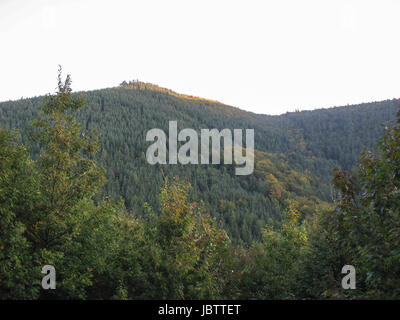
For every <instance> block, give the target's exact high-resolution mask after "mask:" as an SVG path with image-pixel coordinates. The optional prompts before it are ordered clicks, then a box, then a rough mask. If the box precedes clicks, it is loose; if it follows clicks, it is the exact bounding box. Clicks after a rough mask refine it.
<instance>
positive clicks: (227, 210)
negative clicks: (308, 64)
mask: <svg viewBox="0 0 400 320" xmlns="http://www.w3.org/2000/svg"><path fill="white" fill-rule="evenodd" d="M127 86H129V87H127V88H125V87H120V88H114V89H108V90H101V91H97V92H89V93H87V94H86V97H87V100H88V101H90V103H91V104H90V105H89V106H88V109H87V110H86V111H85V109H84V108H83V107H84V105H85V102H84V99H81V98H79V96H77V95H75V96H74V95H72V94H71V79H70V77H69V76H67V78H66V79H65V81H63V79H62V76H61V70H60V73H59V81H58V90H57V92H56V94H55V95H50V96H48V97H46V99H45V103H44V104H43V106H42V107H41V108H40V112H39V113H38V114H36V111H37V110H36V109H35V108H36V105H37V103H38V100H37V99H36V100H35V99H32V100H24V101H19V102H15V103H4V104H2V114H3V120H6V119H9V121H8V123H9V124H11V123H13V124H14V125H16V126H18V125H19V126H23V125H24V124H26V123H27V121H28V119H29V118H31V117H32V116H33V117H34V119H33V121H32V125H31V127H30V128H29V130H28V129H24V130H23V131H22V132H23V136H24V137H25V139H28V138H27V134H28V132H29V141H31V143H30V145H31V148H32V152H31V153H32V154H33V155H31V154H29V152H28V150H27V146H26V145H24V143H22V142H21V139H20V137H19V135H18V133H16V132H14V131H10V130H7V129H3V128H1V129H0V299H237V298H239V299H371V298H372V299H377V298H379V299H394V298H395V299H398V298H399V297H400V291H399V286H400V283H399V277H398V275H399V272H400V270H399V266H400V264H399V259H400V251H399V244H400V206H399V203H400V193H399V188H400V170H399V168H400V110H399V111H398V112H397V115H396V117H397V121H396V122H393V126H390V127H388V128H385V129H384V130H383V134H382V136H381V137H380V138H379V142H378V143H377V144H376V148H375V149H376V150H375V152H374V153H373V152H363V153H362V154H361V156H360V160H359V161H358V162H357V166H356V167H355V169H354V170H352V171H345V170H341V169H339V168H337V167H334V168H333V170H332V172H333V180H332V182H333V186H332V203H328V202H327V201H324V199H325V197H327V195H326V190H329V185H328V184H327V183H326V182H325V181H328V180H329V175H327V176H323V175H322V176H321V173H323V171H321V168H323V166H328V165H329V163H330V162H331V161H332V160H331V159H325V158H322V157H320V158H318V157H316V156H315V155H313V152H312V148H309V147H307V143H308V141H307V140H306V139H305V134H304V133H303V132H302V131H301V130H300V129H299V128H296V129H293V127H294V125H293V123H290V122H289V121H288V119H282V118H280V117H266V116H257V115H254V114H250V113H246V112H242V111H240V110H237V109H232V108H229V107H227V106H223V105H220V104H217V103H214V102H208V101H205V100H202V99H198V98H191V97H185V96H184V97H182V96H179V95H177V94H175V93H171V92H165V90H159V89H157V88H156V90H154V87H147V89H145V88H146V86H145V85H143V84H130V85H129V84H127ZM131 86H132V88H131ZM137 86H139V88H136V87H137ZM142 87H143V88H142ZM140 88H142V89H140ZM150 89H152V90H150ZM150 97H151V98H150ZM139 101H144V102H146V101H147V102H148V104H145V103H139ZM160 101H163V102H162V103H161V102H160ZM151 102H153V104H151ZM370 106H372V105H370ZM376 108H377V111H379V109H380V108H382V106H380V105H378V106H376ZM385 108H391V105H390V103H388V106H385ZM177 110H180V111H177ZM12 111H14V113H12ZM17 111H19V112H18V113H17ZM347 111H348V110H346V108H345V109H339V112H341V113H342V115H344V114H346V112H347ZM228 112H230V113H231V115H230V116H227V114H228ZM316 112H317V113H318V112H320V111H316ZM323 112H325V111H323ZM361 112H362V111H361ZM196 113H199V115H200V114H204V115H205V117H204V118H205V119H206V120H204V121H205V122H202V123H200V124H199V122H200V118H199V120H198V121H195V117H194V114H196ZM189 114H191V115H192V116H189ZM77 115H79V116H80V120H79V121H78V120H77V118H76V116H77ZM171 115H172V116H174V117H176V119H178V121H182V122H184V124H192V125H193V127H195V128H201V127H202V126H203V125H204V126H205V125H206V124H207V125H210V126H213V125H214V126H217V125H221V126H223V125H224V126H228V125H232V126H236V125H238V124H239V123H240V122H241V123H242V124H243V125H244V124H246V126H249V127H251V126H254V127H256V126H257V128H258V129H257V130H259V131H260V132H259V133H258V134H257V137H258V138H257V139H258V143H259V145H260V147H259V148H258V150H256V151H255V158H256V167H255V171H254V173H253V174H251V175H249V176H235V175H234V173H233V172H232V167H233V166H232V165H231V166H227V165H225V166H224V165H215V166H208V167H207V166H205V165H202V166H195V165H187V166H174V165H171V166H167V165H162V166H161V165H160V166H155V167H153V166H149V165H147V164H146V163H145V162H144V160H143V155H142V153H143V152H144V147H143V146H142V143H141V140H140V139H139V138H137V136H140V137H143V136H142V135H143V133H142V131H141V130H147V128H148V127H149V126H150V125H157V124H159V125H160V127H164V128H165V125H166V124H165V121H166V119H165V118H163V116H165V117H167V119H168V118H169V116H171ZM240 115H242V117H241V116H240ZM371 115H372V113H371ZM286 116H287V115H286ZM295 116H296V117H297V116H298V115H297V114H296V115H295ZM7 117H8V118H7ZM330 118H331V119H335V117H333V116H332V117H330ZM355 119H360V115H358V114H357V115H355V118H354V120H355ZM376 119H381V120H383V119H382V118H380V116H378V115H377V116H376ZM89 120H90V121H89ZM202 121H203V120H202ZM269 121H270V123H269ZM313 121H314V120H313ZM326 121H328V122H329V121H330V119H326ZM335 121H337V120H334V123H335V125H333V124H329V123H328V124H323V125H322V124H321V126H324V127H330V126H332V127H336V126H337V125H338V124H337V123H336V122H335ZM377 121H378V120H376V122H377ZM79 122H81V123H79ZM131 122H132V123H133V124H134V125H135V126H137V128H136V130H135V127H134V126H130V125H129V123H131ZM6 123H7V121H6ZM92 124H97V125H98V128H99V130H100V132H102V133H103V138H102V140H98V138H97V137H96V136H95V135H94V133H93V131H92V130H88V129H87V128H89V127H92ZM354 124H356V121H354ZM195 125H197V127H196V126H195ZM289 125H290V126H291V128H290V129H289ZM361 125H364V126H370V127H374V126H373V125H372V124H368V125H367V124H366V123H364V124H359V125H358V127H357V128H356V129H354V130H353V131H351V130H344V132H354V134H355V132H357V131H356V130H358V129H360V127H359V126H361ZM314 126H317V127H318V125H317V124H314ZM138 128H140V129H141V130H139V129H138ZM219 128H222V127H219ZM374 128H375V127H374ZM274 130H276V131H274ZM378 131H379V129H378V128H376V132H378ZM123 133H125V134H123ZM263 135H265V137H266V138H269V139H271V140H273V139H275V140H273V141H274V143H271V145H270V148H271V149H268V143H267V142H266V141H264V143H263V141H260V139H261V138H262V137H263ZM336 135H340V132H336ZM336 135H335V134H334V133H330V132H327V134H326V135H321V136H318V135H317V134H314V135H310V145H313V143H312V142H313V141H314V142H316V141H319V139H321V140H322V139H324V138H326V137H335V136H336ZM332 139H333V138H332ZM348 139H351V137H342V138H339V137H338V138H337V139H336V140H337V141H336V142H334V141H328V140H329V139H327V141H326V143H332V144H334V145H338V144H340V143H343V141H347V140H348ZM362 140H363V141H364V143H366V144H367V143H368V135H367V134H366V135H364V138H363V139H362ZM27 141H28V140H27ZM100 141H102V144H101V145H100ZM274 148H275V149H274ZM280 148H281V149H280ZM99 152H100V157H98V159H97V158H96V154H99ZM321 155H323V153H321ZM99 159H100V161H99ZM128 160H129V161H128ZM113 161H118V162H116V163H113ZM124 161H126V162H124ZM101 164H103V165H106V166H107V167H108V178H109V182H108V185H107V186H106V188H105V189H102V187H103V186H104V185H105V182H106V181H105V180H106V179H105V173H104V170H103V168H102V166H101ZM171 175H177V176H178V177H174V178H172V177H170V176H171ZM160 176H161V177H160ZM112 179H114V180H112ZM134 179H135V181H133V180H134ZM185 180H189V181H190V182H191V183H189V182H188V181H185ZM158 187H159V190H158V191H154V193H153V190H155V189H156V188H158ZM325 189H326V190H325ZM109 191H111V192H112V193H114V196H118V195H125V196H126V197H127V199H128V197H132V198H133V199H132V200H131V201H132V202H131V206H130V207H129V208H127V207H126V206H125V204H124V203H123V201H118V200H115V199H112V198H110V197H109V196H108V195H107V193H106V192H109ZM131 192H132V194H131ZM145 200H147V201H149V203H144V201H145ZM151 201H152V202H153V203H150V202H151ZM126 202H128V201H126ZM141 203H143V205H141ZM212 216H214V217H212ZM219 218H221V219H219ZM218 220H221V221H223V222H225V226H223V227H222V226H220V225H218ZM227 231H229V233H230V234H231V237H230V236H229V234H228V233H227ZM259 233H261V236H259V235H258V234H259ZM233 237H235V238H233ZM249 239H250V240H249ZM251 239H252V240H253V241H251ZM235 242H236V243H235ZM240 242H245V243H240ZM49 268H50V269H49ZM48 270H50V274H48V275H46V276H45V277H43V273H46V272H47V271H48ZM51 270H53V271H51ZM343 270H345V272H347V271H346V270H348V271H350V273H349V274H347V275H346V276H344V275H343ZM54 272H55V273H54ZM51 273H52V276H51ZM52 277H53V279H51V278H52Z"/></svg>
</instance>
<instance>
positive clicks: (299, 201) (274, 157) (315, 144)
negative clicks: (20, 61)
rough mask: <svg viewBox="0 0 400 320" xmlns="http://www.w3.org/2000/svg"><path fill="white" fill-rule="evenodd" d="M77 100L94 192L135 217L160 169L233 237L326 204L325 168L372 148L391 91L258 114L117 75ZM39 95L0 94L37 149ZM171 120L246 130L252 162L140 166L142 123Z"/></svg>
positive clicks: (159, 124)
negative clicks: (291, 211)
mask: <svg viewBox="0 0 400 320" xmlns="http://www.w3.org/2000/svg"><path fill="white" fill-rule="evenodd" d="M74 95H76V96H82V97H83V98H85V100H86V107H85V108H83V109H81V110H79V112H78V114H77V118H78V121H79V122H80V123H81V124H82V125H83V128H84V129H91V128H96V130H97V133H98V134H99V136H100V142H101V147H100V150H99V152H98V154H97V156H96V157H97V160H98V161H99V163H100V164H101V165H103V166H104V168H105V169H106V172H107V173H106V177H107V184H106V185H105V187H104V188H103V189H102V192H101V193H100V194H99V195H97V200H98V201H100V199H101V198H102V197H103V196H104V195H111V196H112V197H113V198H114V199H119V198H120V197H122V198H123V199H124V201H125V204H126V206H127V208H128V209H130V210H131V211H132V212H133V213H134V214H136V215H138V216H142V215H144V214H145V213H146V209H145V208H146V203H148V204H150V205H151V206H152V207H154V208H159V190H160V187H161V186H162V185H163V174H165V175H166V176H169V177H175V176H177V177H179V178H180V179H182V180H184V179H187V180H188V181H189V182H190V183H191V184H192V189H191V193H190V199H191V200H192V201H204V205H205V208H206V209H207V211H208V212H210V214H211V215H212V216H214V217H216V218H217V220H218V221H220V222H221V223H223V226H224V228H225V229H226V230H228V233H229V235H230V236H231V238H232V239H233V240H234V241H235V242H237V243H242V242H246V243H250V242H252V241H253V240H260V239H261V228H262V227H263V226H264V225H265V224H269V225H275V226H278V225H279V224H280V221H281V218H282V212H283V211H284V210H285V209H286V208H287V206H288V200H293V201H295V203H296V207H297V208H298V209H299V210H301V211H302V212H303V213H304V217H307V216H310V215H312V214H313V212H315V211H316V210H318V209H319V208H327V207H329V206H330V203H331V196H332V194H331V193H332V186H331V179H332V173H331V170H332V167H334V166H339V167H342V168H344V169H351V167H352V166H353V165H355V164H356V163H357V161H358V159H359V157H360V154H361V152H362V151H363V150H365V149H374V148H375V145H376V142H377V139H378V137H380V136H381V135H382V134H383V132H384V130H383V127H382V124H383V123H385V122H389V123H393V121H394V119H395V114H396V107H397V105H398V104H399V102H400V100H387V101H382V102H374V103H367V104H361V105H354V106H346V107H337V108H330V109H321V110H314V111H302V112H294V113H286V114H283V115H280V116H267V115H259V114H254V113H251V112H246V111H243V110H240V109H238V108H234V107H230V106H227V105H224V104H222V103H219V102H216V101H210V100H206V99H202V98H197V97H192V96H186V95H182V94H177V93H175V92H173V91H171V90H167V89H163V88H160V87H158V86H156V85H152V84H148V83H142V82H135V81H133V82H129V83H127V82H124V83H122V84H121V85H120V86H118V87H115V88H109V89H102V90H95V91H89V92H81V93H76V94H74ZM41 101H42V98H31V99H22V100H19V101H10V102H2V103H0V124H1V126H2V127H3V128H6V129H14V128H18V129H20V132H21V136H22V142H23V143H24V144H26V145H30V146H31V153H32V154H33V156H34V157H35V156H37V154H38V150H39V145H38V144H37V143H36V144H32V143H31V142H30V139H29V137H28V136H29V132H30V129H29V127H30V125H31V121H32V119H33V118H35V117H36V116H37V112H38V107H40V106H41V105H42V102H41ZM170 120H177V122H178V131H179V130H181V129H183V128H193V129H195V130H196V131H198V132H199V131H200V129H202V128H209V129H212V128H217V129H219V130H221V129H224V128H228V129H237V128H238V129H254V132H255V142H254V144H255V149H256V153H255V170H254V174H252V175H249V176H236V175H235V174H234V169H233V166H231V165H222V164H221V165H180V164H177V165H154V166H152V165H150V164H148V163H147V161H146V158H145V154H146V149H147V147H148V146H149V145H150V143H148V142H146V141H145V136H146V133H147V131H148V130H150V129H153V128H160V129H163V130H164V131H165V132H166V133H167V134H168V121H170Z"/></svg>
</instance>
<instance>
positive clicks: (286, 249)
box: [242, 203, 307, 299]
mask: <svg viewBox="0 0 400 320" xmlns="http://www.w3.org/2000/svg"><path fill="white" fill-rule="evenodd" d="M299 218H300V213H299V212H298V211H297V210H296V208H295V205H294V203H290V204H289V205H288V208H287V210H286V211H285V218H284V221H283V223H282V226H281V228H280V229H279V230H274V229H273V228H271V227H269V226H267V227H266V228H265V229H264V232H263V241H262V242H260V243H255V244H254V245H253V247H252V248H251V250H250V251H249V253H248V254H249V257H248V263H247V266H246V267H245V269H244V271H243V279H242V285H243V288H242V298H244V299H292V298H294V297H295V296H294V285H295V279H296V275H297V274H298V272H299V271H298V270H299V267H300V264H299V262H300V259H301V257H302V256H303V255H304V251H305V250H306V245H307V233H306V230H305V227H304V225H300V224H299Z"/></svg>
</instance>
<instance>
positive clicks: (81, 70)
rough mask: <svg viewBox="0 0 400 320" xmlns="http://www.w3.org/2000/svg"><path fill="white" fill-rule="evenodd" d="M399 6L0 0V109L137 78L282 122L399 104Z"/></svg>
mask: <svg viewBox="0 0 400 320" xmlns="http://www.w3.org/2000/svg"><path fill="white" fill-rule="evenodd" d="M399 61H400V1H398V0H375V1H369V0H360V1H352V0H346V1H342V0H332V1H325V0H315V1H314V0H293V1H285V0H275V1H267V0H264V1H252V0H243V1H235V0H227V1H225V0H224V1H221V0H211V1H209V0H196V1H194V0H172V1H166V0H160V1H155V0H146V1H144V0H140V1H122V0H112V1H101V0H97V1H91V0H79V1H74V0H68V1H58V0H34V1H33V0H0V101H5V100H9V99H19V98H21V97H31V96H37V95H42V94H46V93H49V92H54V90H55V87H56V76H57V66H58V64H61V65H62V66H63V69H64V72H65V73H69V74H71V76H72V80H73V89H74V90H75V91H78V90H91V89H99V88H105V87H112V86H116V85H118V84H119V83H120V82H122V81H123V80H131V79H139V80H141V81H146V82H152V83H155V84H158V85H160V86H162V87H167V88H170V89H172V90H174V91H177V92H179V93H186V94H191V95H196V96H201V97H205V98H209V99H214V100H218V101H221V102H224V103H226V104H229V105H233V106H237V107H240V108H242V109H245V110H249V111H253V112H257V113H266V114H280V113H284V112H286V111H293V110H295V109H300V110H303V109H313V108H321V107H330V106H338V105H346V104H353V103H359V102H368V101H377V100H384V99H391V98H399V97H400V87H399V84H400V62H399Z"/></svg>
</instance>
